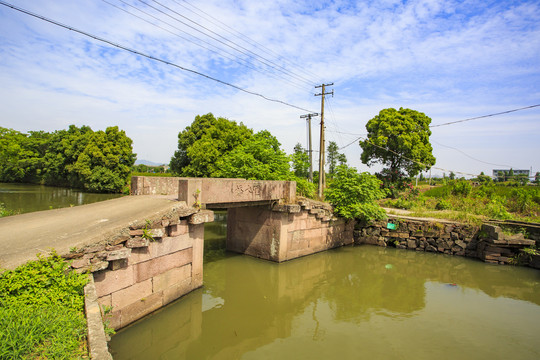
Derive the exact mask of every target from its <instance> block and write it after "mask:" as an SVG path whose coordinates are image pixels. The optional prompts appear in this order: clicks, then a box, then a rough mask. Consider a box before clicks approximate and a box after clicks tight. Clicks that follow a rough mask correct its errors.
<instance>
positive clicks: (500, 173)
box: [493, 169, 530, 180]
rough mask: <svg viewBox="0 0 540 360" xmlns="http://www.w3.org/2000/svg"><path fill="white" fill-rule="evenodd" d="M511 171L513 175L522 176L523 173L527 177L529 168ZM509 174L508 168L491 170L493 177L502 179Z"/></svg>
mask: <svg viewBox="0 0 540 360" xmlns="http://www.w3.org/2000/svg"><path fill="white" fill-rule="evenodd" d="M512 172H513V173H514V176H523V175H525V176H526V177H527V178H529V176H530V170H517V169H516V170H514V169H512ZM509 174H510V170H493V177H494V178H495V179H497V180H498V179H504V178H505V177H507V176H508V175H509Z"/></svg>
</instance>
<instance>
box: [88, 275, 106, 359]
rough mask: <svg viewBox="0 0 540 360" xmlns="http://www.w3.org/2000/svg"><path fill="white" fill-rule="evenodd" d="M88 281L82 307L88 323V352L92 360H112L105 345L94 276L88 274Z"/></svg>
mask: <svg viewBox="0 0 540 360" xmlns="http://www.w3.org/2000/svg"><path fill="white" fill-rule="evenodd" d="M89 278H90V281H89V282H88V284H86V286H85V287H84V299H85V301H84V307H85V312H86V323H87V325H88V353H89V354H90V359H93V360H112V355H111V354H110V353H109V348H108V346H107V338H106V336H105V329H104V328H103V320H102V318H101V309H100V307H99V303H98V301H97V299H98V297H97V292H96V285H95V284H94V276H93V275H91V274H90V275H89Z"/></svg>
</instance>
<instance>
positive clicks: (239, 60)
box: [101, 0, 306, 91]
mask: <svg viewBox="0 0 540 360" xmlns="http://www.w3.org/2000/svg"><path fill="white" fill-rule="evenodd" d="M101 1H103V2H104V3H106V4H108V5H110V6H112V7H114V8H116V9H118V10H120V11H123V12H125V13H126V14H129V15H131V16H133V17H136V18H138V19H139V20H142V21H144V22H146V23H148V24H150V25H152V26H155V27H157V28H159V29H161V30H163V31H166V32H168V33H170V34H172V35H174V36H177V37H179V38H180V39H182V40H185V41H187V42H190V43H192V44H194V45H196V46H199V47H201V48H203V49H205V50H208V51H210V52H213V53H214V54H217V55H219V56H221V57H225V58H227V59H229V60H231V61H234V62H236V63H237V64H240V65H242V66H245V67H247V68H250V69H252V70H255V71H257V72H258V73H260V74H263V75H266V76H270V77H272V78H274V79H276V80H279V81H285V82H287V83H289V84H290V85H292V86H294V87H296V88H297V89H299V90H302V91H305V90H306V89H305V88H304V87H301V86H300V85H298V84H296V83H294V82H292V81H290V80H289V79H286V78H284V77H277V76H276V75H274V74H271V73H268V72H263V71H262V70H260V69H258V68H256V67H255V66H252V65H251V64H250V63H248V62H247V61H245V60H242V59H239V58H237V57H236V55H234V54H232V53H230V52H228V51H226V50H224V49H221V48H219V47H217V46H215V45H213V44H211V43H209V42H207V41H205V40H203V39H201V38H198V37H197V36H194V35H192V34H189V33H187V32H185V31H184V30H182V29H180V28H178V27H176V26H174V25H172V24H170V23H168V22H166V21H164V20H162V19H159V18H158V17H156V16H154V15H152V14H149V13H148V12H146V11H144V10H141V9H139V8H137V7H135V6H133V5H131V4H129V3H127V2H125V1H124V0H118V1H120V2H121V3H123V4H124V5H126V6H128V7H131V8H133V9H135V10H137V11H139V12H141V13H143V14H145V15H147V16H149V17H151V18H153V19H155V20H157V21H159V22H162V23H164V24H166V25H168V26H170V27H172V28H174V29H176V30H178V31H181V32H183V33H185V34H187V35H189V36H191V37H194V38H195V39H197V40H200V41H201V42H203V43H205V44H207V45H209V46H211V47H213V48H215V49H217V50H218V51H216V50H212V49H210V48H209V47H206V46H204V45H201V44H200V43H197V42H195V41H193V40H190V39H189V38H186V37H184V36H182V35H180V34H177V33H175V32H173V31H171V30H168V29H166V28H164V27H163V26H159V25H158V24H155V23H153V22H151V21H149V20H147V19H145V18H143V17H141V16H139V15H137V14H134V13H132V12H130V11H129V10H126V9H124V8H122V7H121V6H118V5H116V4H113V3H111V2H109V1H108V0H101ZM219 51H221V52H224V53H225V54H228V55H230V56H227V55H224V54H223V53H220V52H219Z"/></svg>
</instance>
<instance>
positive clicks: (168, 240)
mask: <svg viewBox="0 0 540 360" xmlns="http://www.w3.org/2000/svg"><path fill="white" fill-rule="evenodd" d="M192 246H193V240H192V239H190V238H189V235H180V236H175V237H164V238H163V239H162V240H161V241H160V242H157V241H155V242H152V243H150V245H149V246H148V249H149V250H150V253H151V254H152V257H153V258H156V257H160V256H164V255H168V254H172V253H175V252H177V251H180V250H184V249H187V248H190V247H192Z"/></svg>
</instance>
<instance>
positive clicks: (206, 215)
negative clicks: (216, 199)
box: [188, 210, 214, 225]
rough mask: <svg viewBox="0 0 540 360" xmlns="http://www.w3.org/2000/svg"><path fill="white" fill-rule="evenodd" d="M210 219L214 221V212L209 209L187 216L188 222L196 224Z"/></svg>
mask: <svg viewBox="0 0 540 360" xmlns="http://www.w3.org/2000/svg"><path fill="white" fill-rule="evenodd" d="M212 221H214V212H213V211H211V210H201V211H199V212H198V213H195V214H193V215H191V216H190V217H189V218H188V223H190V224H192V225H198V224H203V223H207V222H212Z"/></svg>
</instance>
